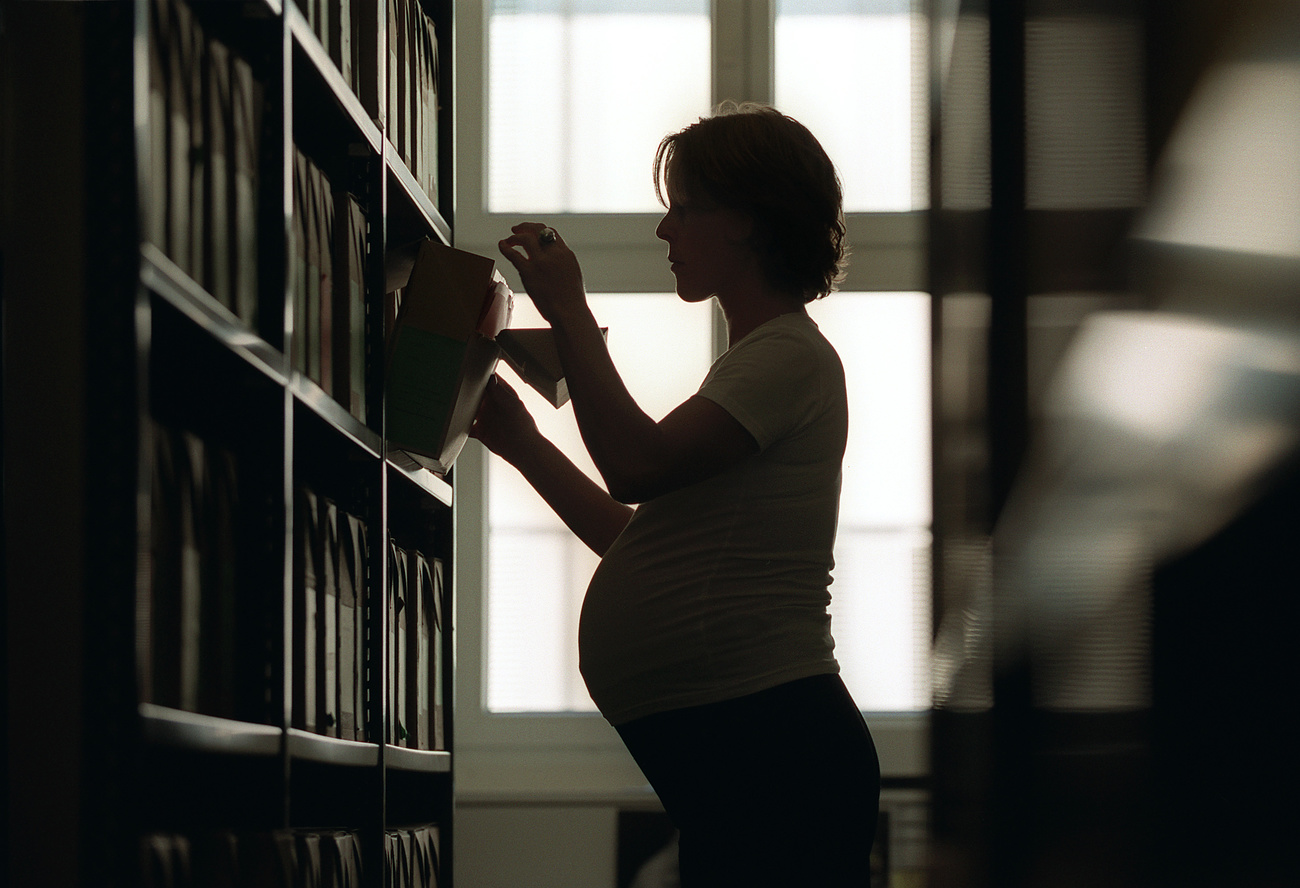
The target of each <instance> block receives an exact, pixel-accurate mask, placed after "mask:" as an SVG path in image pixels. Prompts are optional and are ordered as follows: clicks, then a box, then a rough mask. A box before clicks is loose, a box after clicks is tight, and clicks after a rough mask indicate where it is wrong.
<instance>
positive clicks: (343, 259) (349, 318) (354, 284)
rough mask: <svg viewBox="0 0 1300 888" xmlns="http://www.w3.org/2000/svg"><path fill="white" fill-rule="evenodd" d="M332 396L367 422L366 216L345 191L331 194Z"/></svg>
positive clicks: (350, 411) (354, 414)
mask: <svg viewBox="0 0 1300 888" xmlns="http://www.w3.org/2000/svg"><path fill="white" fill-rule="evenodd" d="M334 231H335V243H334V257H335V263H336V265H335V269H334V274H333V278H334V294H333V298H334V318H335V319H336V320H335V323H334V336H333V343H332V345H331V348H332V350H333V366H334V380H333V391H334V397H335V399H336V400H338V401H339V403H341V404H342V405H343V406H344V407H346V408H347V410H348V412H349V413H351V414H352V415H353V416H355V417H356V418H357V419H359V420H361V421H362V422H365V419H366V304H365V298H366V277H365V262H366V216H365V211H364V210H363V209H362V207H361V205H360V204H359V203H357V201H356V200H355V199H354V198H353V197H352V195H351V194H349V193H348V192H346V191H338V192H336V193H335V195H334Z"/></svg>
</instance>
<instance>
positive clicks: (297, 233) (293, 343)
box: [288, 147, 311, 376]
mask: <svg viewBox="0 0 1300 888" xmlns="http://www.w3.org/2000/svg"><path fill="white" fill-rule="evenodd" d="M307 167H308V161H307V156H306V155H305V154H303V153H302V151H301V150H299V149H298V148H296V147H295V148H294V149H293V217H292V219H291V222H290V226H289V256H288V259H289V293H290V298H291V299H292V302H293V334H292V337H291V340H290V345H289V349H290V361H291V363H292V365H293V369H294V370H297V371H298V372H299V373H301V374H303V375H304V376H305V375H307V372H308V370H307V330H308V329H309V326H310V325H309V323H308V317H307V302H308V297H307V281H308V280H309V279H310V277H311V275H310V272H309V270H308V269H309V264H308V258H307V242H308V228H307V206H308V197H307V194H308V187H309V186H308V178H309V175H310V174H309V172H308V168H307Z"/></svg>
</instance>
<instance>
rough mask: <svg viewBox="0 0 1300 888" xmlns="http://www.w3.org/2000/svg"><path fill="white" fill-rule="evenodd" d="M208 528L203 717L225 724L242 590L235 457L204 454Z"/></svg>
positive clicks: (232, 710) (232, 711) (222, 452)
mask: <svg viewBox="0 0 1300 888" xmlns="http://www.w3.org/2000/svg"><path fill="white" fill-rule="evenodd" d="M206 457H207V459H206V472H205V476H206V477H205V479H204V488H205V490H206V494H207V495H206V502H205V508H204V510H203V511H204V515H205V527H204V533H203V539H204V541H205V542H206V545H205V546H204V549H203V552H202V557H203V568H204V570H203V582H202V604H201V608H200V620H201V624H200V644H199V664H200V665H199V694H198V706H197V709H198V711H199V712H204V713H207V714H209V715H218V716H223V717H226V718H237V717H238V716H239V715H240V714H241V713H240V712H239V710H238V704H237V699H236V696H237V680H236V675H237V671H238V668H239V664H238V662H237V657H238V639H237V634H236V633H237V630H238V627H237V623H236V619H237V615H238V600H237V596H238V594H239V585H240V573H241V571H240V557H241V554H240V540H239V537H238V533H237V531H238V529H239V528H240V527H242V526H243V522H242V521H241V520H240V505H241V504H240V494H239V466H238V462H237V460H236V458H235V455H234V453H233V452H232V451H230V450H229V449H227V448H223V447H211V446H209V447H208V448H206Z"/></svg>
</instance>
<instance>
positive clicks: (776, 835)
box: [618, 675, 880, 888]
mask: <svg viewBox="0 0 1300 888" xmlns="http://www.w3.org/2000/svg"><path fill="white" fill-rule="evenodd" d="M618 732H619V734H620V735H621V736H622V737H623V742H624V743H625V744H627V748H628V750H629V751H630V752H631V753H632V756H633V758H635V759H636V761H637V764H638V765H640V766H641V770H642V772H643V773H644V774H645V776H646V779H647V780H649V781H650V785H651V786H653V787H654V789H655V792H656V793H658V795H659V800H660V801H661V802H662V803H663V806H664V809H665V810H666V811H667V812H668V815H669V817H671V818H672V820H673V822H674V823H675V824H676V826H677V828H678V829H679V830H680V833H681V838H680V850H681V879H682V886H683V888H730V886H737V888H741V886H743V888H764V886H772V888H776V886H781V888H849V886H851V888H866V886H869V885H870V884H871V864H870V857H871V843H872V840H873V839H874V837H875V834H876V819H877V816H878V812H879V809H880V763H879V760H878V759H877V757H876V747H875V743H874V742H873V741H872V739H871V734H870V732H869V731H868V730H867V725H866V722H864V721H863V719H862V714H861V713H860V712H859V711H858V707H857V704H855V703H854V702H853V699H852V697H850V696H849V692H848V690H847V689H846V688H845V687H844V683H843V682H842V681H841V680H840V677H839V676H838V675H818V676H814V677H812V678H805V679H800V680H798V681H794V682H790V683H789V684H784V685H780V686H778V687H775V688H771V689H769V690H765V691H760V692H758V693H756V694H751V695H749V696H746V697H740V698H738V699H735V700H727V701H724V702H722V703H714V704H710V705H707V706H696V707H690V708H687V709H679V710H674V711H672V712H665V713H660V714H657V715H651V716H647V717H646V718H642V719H637V720H636V721H633V722H629V723H627V724H624V725H621V726H619V728H618Z"/></svg>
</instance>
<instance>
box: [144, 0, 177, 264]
mask: <svg viewBox="0 0 1300 888" xmlns="http://www.w3.org/2000/svg"><path fill="white" fill-rule="evenodd" d="M171 8H172V4H171V3H169V2H168V0H151V2H150V3H149V157H148V161H149V162H148V165H147V169H148V181H147V188H148V203H147V204H146V208H145V213H144V219H143V223H144V224H143V233H144V237H145V240H147V241H149V242H150V243H152V244H154V245H155V246H156V247H158V248H159V249H160V250H163V251H167V249H168V237H167V234H168V228H167V207H168V200H169V196H170V194H169V184H170V169H171V167H170V157H169V156H168V151H167V145H168V131H169V129H170V128H171V119H170V117H169V99H170V92H171V85H170V81H169V79H168V76H169V72H170V65H171V52H172V44H171V39H170V36H171Z"/></svg>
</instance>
